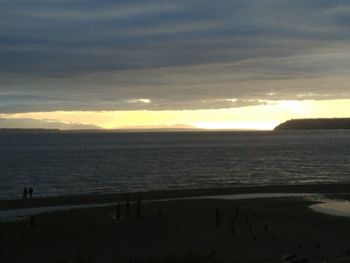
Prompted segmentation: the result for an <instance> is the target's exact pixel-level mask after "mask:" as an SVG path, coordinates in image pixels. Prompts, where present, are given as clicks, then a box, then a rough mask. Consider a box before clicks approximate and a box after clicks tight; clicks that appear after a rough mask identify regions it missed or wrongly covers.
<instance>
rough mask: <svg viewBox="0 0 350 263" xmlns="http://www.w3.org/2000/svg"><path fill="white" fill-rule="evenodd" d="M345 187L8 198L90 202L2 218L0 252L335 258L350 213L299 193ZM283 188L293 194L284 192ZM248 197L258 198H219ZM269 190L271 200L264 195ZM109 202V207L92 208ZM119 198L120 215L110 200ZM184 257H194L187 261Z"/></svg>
mask: <svg viewBox="0 0 350 263" xmlns="http://www.w3.org/2000/svg"><path fill="white" fill-rule="evenodd" d="M348 189H349V185H348V184H327V185H325V184H322V185H293V186H290V185H288V186H286V185H284V186H264V187H256V186H254V187H244V188H220V189H197V190H176V191H157V192H147V193H129V194H108V195H89V196H70V197H67V196H66V197H59V198H57V197H56V198H46V199H45V198H41V199H34V200H32V201H23V200H17V201H16V200H12V201H11V200H8V201H7V202H1V203H0V206H1V207H2V210H5V209H4V207H12V208H14V209H15V207H16V206H17V208H20V207H22V208H24V209H25V208H29V210H30V208H34V209H35V207H37V208H40V207H43V206H44V205H45V204H46V205H49V206H50V205H51V206H53V205H55V204H56V205H61V206H64V205H74V204H80V205H84V204H93V203H94V204H96V206H95V207H86V208H83V209H75V208H74V209H72V210H64V211H63V210H60V211H51V212H48V213H43V214H38V215H37V216H34V217H35V220H34V221H33V223H32V222H31V220H29V218H27V219H26V220H19V221H12V222H2V223H0V234H1V237H2V239H1V242H2V254H0V255H1V257H2V259H3V260H4V262H11V263H17V262H18V263H19V262H23V261H25V259H28V258H31V259H33V261H34V262H37V263H47V262H53V263H60V262H65V263H72V262H84V263H85V262H93V263H97V262H106V263H109V262H110V263H114V262H121V263H124V262H125V263H135V262H140V263H143V262H145V263H146V262H154V261H155V260H154V261H152V259H158V258H159V259H160V260H159V261H155V262H169V261H167V259H168V258H171V257H173V255H176V256H177V260H176V261H171V262H175V263H177V262H200V263H201V262H219V263H221V262H255V261H256V262H260V261H262V259H263V260H265V262H280V260H281V258H283V257H284V256H286V255H288V254H296V255H297V256H298V257H300V258H307V259H309V262H310V263H312V262H315V263H316V262H320V259H323V260H324V261H325V262H340V261H338V260H341V259H347V260H350V252H349V251H350V250H349V246H348V244H349V243H350V237H349V235H348V233H349V232H350V224H349V222H350V218H349V217H340V216H331V215H328V214H324V213H320V212H315V211H313V210H312V209H310V205H311V204H312V203H314V202H316V201H313V200H312V199H307V198H303V197H302V196H301V195H302V194H307V193H310V194H311V195H312V194H313V193H314V194H321V195H322V194H324V195H327V194H330V195H334V196H335V197H338V196H342V194H345V193H346V194H347V193H348V191H347V190H348ZM273 193H275V195H273ZM276 193H277V194H276ZM288 193H299V195H298V194H296V197H288V196H286V197H283V195H287V194H288ZM254 194H255V195H256V196H260V197H262V198H257V199H254V198H253V199H251V198H248V199H220V196H223V195H224V196H225V195H236V196H235V197H237V196H238V197H240V196H243V197H244V196H245V195H247V196H249V197H251V196H254ZM268 194H272V196H275V197H277V198H269V197H265V196H268ZM138 195H140V196H141V198H142V201H143V202H142V209H141V211H142V216H141V215H140V216H138V212H137V205H136V204H135V201H136V198H137V196H138ZM127 196H129V197H130V201H131V203H130V217H128V216H127V212H126V205H125V200H126V197H127ZM201 196H202V197H204V198H200V197H201ZM208 196H209V197H210V196H217V197H218V198H213V199H210V198H205V197H208ZM298 196H300V197H301V198H299V197H298ZM186 197H187V198H188V199H186ZM196 197H199V198H196ZM171 198H178V199H177V200H176V199H173V200H171ZM160 199H163V200H164V201H165V202H158V201H157V200H159V201H161V200H160ZM166 199H169V200H166ZM109 200H111V201H112V202H111V203H112V204H111V205H110V206H102V205H98V204H102V203H107V202H109ZM118 200H119V201H120V202H121V217H120V220H116V219H117V217H116V207H115V205H113V202H114V204H115V203H116V202H117V201H118ZM149 200H156V201H151V202H148V201H149ZM23 204H24V206H23ZM4 212H5V211H4ZM34 222H35V223H34ZM188 255H194V256H195V257H197V259H198V260H195V261H191V260H187V259H186V257H188ZM212 256H214V258H212ZM79 258H83V259H84V260H80V261H79V260H78V259H79ZM210 259H212V261H210ZM186 260H187V261H186ZM327 260H331V261H327Z"/></svg>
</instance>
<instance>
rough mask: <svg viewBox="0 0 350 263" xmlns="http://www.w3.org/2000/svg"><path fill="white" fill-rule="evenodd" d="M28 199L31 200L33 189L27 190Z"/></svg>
mask: <svg viewBox="0 0 350 263" xmlns="http://www.w3.org/2000/svg"><path fill="white" fill-rule="evenodd" d="M28 192H29V199H32V198H33V188H31V187H30V188H29V191H28Z"/></svg>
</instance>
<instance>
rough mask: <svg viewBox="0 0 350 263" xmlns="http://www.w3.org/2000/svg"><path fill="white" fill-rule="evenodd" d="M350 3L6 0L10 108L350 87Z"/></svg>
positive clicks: (190, 100)
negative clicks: (349, 29)
mask: <svg viewBox="0 0 350 263" xmlns="http://www.w3.org/2000/svg"><path fill="white" fill-rule="evenodd" d="M349 15H350V3H349V1H345V0H307V1H305V0H249V1H247V0H219V1H212V0H188V1H175V0H172V1H171V0H148V1H145V0H135V1H126V0H123V1H122V0H118V1H112V0H103V1H93V0H85V1H82V0H78V1H66V0H52V1H41V0H40V1H39V0H26V1H19V0H2V1H0V16H1V21H0V80H1V82H0V112H27V111H53V110H132V109H152V110H165V109H204V108H205V109H210V108H213V109H214V108H215V109H216V108H227V107H241V106H244V105H252V104H254V105H255V104H260V103H261V101H263V100H281V99H304V98H308V99H325V98H332V99H334V98H344V96H345V97H350V95H349V87H348V86H347V83H348V80H349V79H348V78H347V76H348V75H349V73H350V56H349V55H348V54H349V51H350V48H349V40H350V34H349V31H348V28H349V26H350V19H349ZM139 99H147V100H149V103H145V102H142V100H139ZM138 100H139V101H138ZM130 101H135V103H130Z"/></svg>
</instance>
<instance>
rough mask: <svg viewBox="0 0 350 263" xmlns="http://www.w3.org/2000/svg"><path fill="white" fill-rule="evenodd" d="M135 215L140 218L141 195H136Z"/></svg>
mask: <svg viewBox="0 0 350 263" xmlns="http://www.w3.org/2000/svg"><path fill="white" fill-rule="evenodd" d="M136 210H137V211H136V215H137V218H141V197H140V196H138V197H137V204H136Z"/></svg>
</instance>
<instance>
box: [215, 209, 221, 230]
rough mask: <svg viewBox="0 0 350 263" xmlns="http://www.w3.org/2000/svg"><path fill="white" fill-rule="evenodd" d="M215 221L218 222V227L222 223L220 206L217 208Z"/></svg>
mask: <svg viewBox="0 0 350 263" xmlns="http://www.w3.org/2000/svg"><path fill="white" fill-rule="evenodd" d="M215 222H216V227H218V226H219V224H220V209H219V208H216V209H215Z"/></svg>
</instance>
